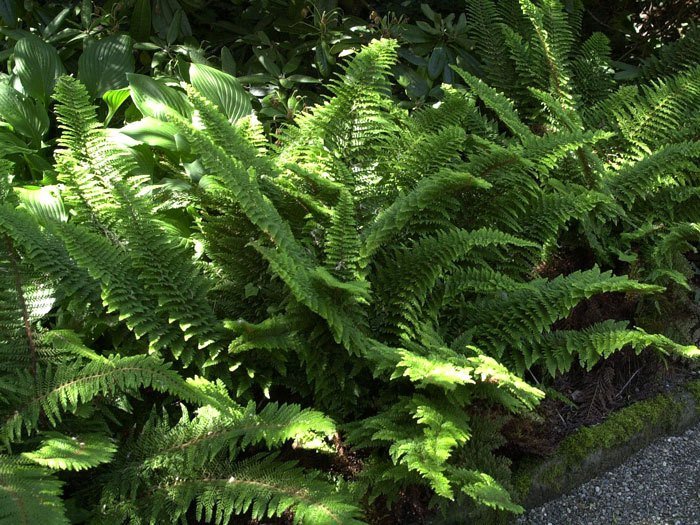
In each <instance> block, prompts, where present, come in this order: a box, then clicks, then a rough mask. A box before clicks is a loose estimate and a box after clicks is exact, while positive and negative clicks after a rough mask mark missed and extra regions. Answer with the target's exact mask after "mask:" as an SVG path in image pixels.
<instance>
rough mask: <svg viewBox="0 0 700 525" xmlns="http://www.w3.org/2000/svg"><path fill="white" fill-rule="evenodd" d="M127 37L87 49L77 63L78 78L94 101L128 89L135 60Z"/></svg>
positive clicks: (103, 41)
mask: <svg viewBox="0 0 700 525" xmlns="http://www.w3.org/2000/svg"><path fill="white" fill-rule="evenodd" d="M131 45H132V42H131V38H130V37H129V36H128V35H114V36H110V37H107V38H103V39H102V40H98V41H93V42H91V43H89V44H88V45H87V47H86V48H85V51H84V52H83V54H82V55H81V56H80V60H79V62H78V78H79V79H80V81H81V82H82V83H83V84H85V87H86V88H87V89H88V91H89V92H90V94H91V95H92V96H93V97H100V96H102V95H103V94H104V93H105V92H106V91H109V90H113V89H118V88H123V87H125V86H126V85H127V79H126V75H127V73H133V72H134V57H133V54H132V52H131Z"/></svg>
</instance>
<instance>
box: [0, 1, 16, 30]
mask: <svg viewBox="0 0 700 525" xmlns="http://www.w3.org/2000/svg"><path fill="white" fill-rule="evenodd" d="M0 18H2V21H3V22H5V25H6V26H7V27H17V19H18V18H19V4H18V1H17V0H0Z"/></svg>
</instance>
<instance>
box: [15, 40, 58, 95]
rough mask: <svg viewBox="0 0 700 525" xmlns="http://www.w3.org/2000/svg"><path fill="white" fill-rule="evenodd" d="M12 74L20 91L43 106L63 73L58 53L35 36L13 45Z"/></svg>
mask: <svg viewBox="0 0 700 525" xmlns="http://www.w3.org/2000/svg"><path fill="white" fill-rule="evenodd" d="M13 73H14V74H15V75H17V79H18V80H19V83H20V84H21V88H22V91H24V93H26V94H27V95H29V96H31V97H33V98H35V99H36V100H39V101H41V102H42V103H43V104H44V106H46V105H47V104H48V102H49V97H50V96H51V93H53V87H54V85H55V83H56V79H57V78H58V77H60V76H61V75H62V74H64V73H65V69H64V68H63V64H62V63H61V59H60V57H59V56H58V51H56V49H54V48H53V47H52V46H50V45H49V44H47V43H46V42H44V41H43V40H42V39H41V38H39V37H36V36H27V37H24V38H22V39H20V40H19V41H18V42H17V44H15V67H14V70H13Z"/></svg>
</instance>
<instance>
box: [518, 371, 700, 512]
mask: <svg viewBox="0 0 700 525" xmlns="http://www.w3.org/2000/svg"><path fill="white" fill-rule="evenodd" d="M698 421H700V380H699V379H696V380H692V381H689V382H687V383H685V384H683V385H680V386H679V387H677V388H676V389H674V390H672V391H671V392H668V393H664V394H659V395H657V396H654V397H652V398H649V399H645V400H643V401H638V402H636V403H633V404H631V405H629V406H627V407H625V408H622V409H620V410H618V411H616V412H613V413H612V414H611V415H610V416H609V417H608V418H607V419H606V420H605V421H603V422H602V423H600V424H598V425H593V426H589V427H582V428H580V429H578V430H576V431H575V432H574V433H573V434H571V435H570V436H568V437H566V438H565V439H564V440H563V441H562V442H561V443H560V444H559V446H558V447H557V449H556V451H555V452H554V454H553V455H552V456H550V457H548V458H545V459H543V460H539V461H529V462H528V461H523V462H520V463H519V464H515V465H513V483H514V485H515V491H516V499H518V500H519V503H520V504H521V505H522V506H523V507H525V508H526V509H530V508H534V507H538V506H540V505H542V504H544V503H546V502H548V501H551V500H553V499H556V498H557V497H559V496H561V495H563V494H566V493H568V492H570V491H571V490H573V489H574V488H576V487H578V486H579V485H581V484H583V483H585V482H587V481H589V480H590V479H593V478H595V477H596V476H598V475H600V474H602V473H604V472H606V471H608V470H610V469H612V468H615V467H617V466H618V465H620V464H621V463H623V462H624V461H625V460H626V459H627V458H629V457H630V456H631V455H633V454H634V453H636V452H637V451H639V450H641V449H642V448H644V447H645V446H647V445H649V444H650V443H652V442H653V441H655V440H657V439H659V438H661V437H663V436H668V435H674V434H680V433H682V432H683V431H684V430H686V429H688V428H689V427H691V426H693V425H694V424H695V423H697V422H698Z"/></svg>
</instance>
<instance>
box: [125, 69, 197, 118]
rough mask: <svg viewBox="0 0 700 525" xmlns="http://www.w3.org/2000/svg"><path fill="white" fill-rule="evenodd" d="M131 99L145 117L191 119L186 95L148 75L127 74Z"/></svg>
mask: <svg viewBox="0 0 700 525" xmlns="http://www.w3.org/2000/svg"><path fill="white" fill-rule="evenodd" d="M127 78H128V79H129V89H130V90H131V98H132V99H133V101H134V104H136V107H137V108H138V109H139V111H140V112H141V114H142V115H143V116H144V117H153V118H155V119H159V120H165V118H166V115H172V114H176V115H180V116H185V117H188V118H189V117H190V115H191V114H192V110H191V108H190V105H189V103H188V102H187V99H186V98H185V96H184V94H182V93H180V92H179V91H176V90H175V89H173V88H171V87H169V86H166V85H165V84H163V83H162V82H160V81H158V80H154V79H152V78H151V77H148V76H146V75H137V74H135V73H129V74H127Z"/></svg>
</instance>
